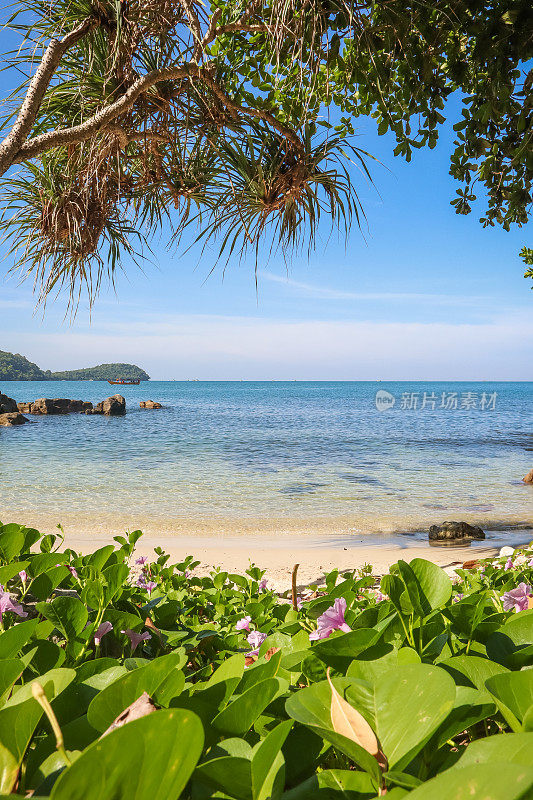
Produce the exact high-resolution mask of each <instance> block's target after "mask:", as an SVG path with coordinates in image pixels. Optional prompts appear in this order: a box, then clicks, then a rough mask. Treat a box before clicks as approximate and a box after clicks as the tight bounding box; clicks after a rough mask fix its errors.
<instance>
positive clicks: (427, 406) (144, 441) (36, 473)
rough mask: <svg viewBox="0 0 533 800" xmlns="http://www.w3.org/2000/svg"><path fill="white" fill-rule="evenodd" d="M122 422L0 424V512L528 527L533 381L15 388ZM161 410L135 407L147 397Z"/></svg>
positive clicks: (384, 529) (83, 526)
mask: <svg viewBox="0 0 533 800" xmlns="http://www.w3.org/2000/svg"><path fill="white" fill-rule="evenodd" d="M0 391H2V392H4V393H6V394H7V395H9V396H10V397H13V398H14V399H16V400H17V401H29V400H34V399H36V398H38V397H52V398H53V397H68V398H72V399H82V400H90V401H92V402H94V403H96V402H97V401H99V400H102V399H103V398H105V397H107V396H109V395H111V394H114V393H115V392H118V393H120V394H122V395H123V396H124V397H125V398H126V405H127V413H126V415H125V416H124V417H102V416H86V415H83V414H70V415H65V416H44V417H29V419H30V420H31V424H27V425H24V426H21V427H16V428H0V519H1V520H2V521H3V522H4V523H5V522H8V521H14V520H16V521H20V522H24V523H25V524H27V525H33V526H36V527H38V526H45V527H46V526H47V527H48V528H49V527H50V526H51V525H55V524H58V523H61V524H63V525H65V526H69V527H70V529H76V530H92V529H94V530H97V529H98V530H103V529H106V530H109V531H110V532H119V531H121V530H124V529H126V528H130V529H131V528H132V527H134V528H143V529H145V530H147V529H148V530H150V531H152V532H156V531H159V532H162V533H166V534H169V535H172V534H173V533H175V534H176V535H177V534H179V533H182V532H184V531H186V532H193V533H194V532H204V533H205V532H211V533H212V532H220V533H224V532H227V531H231V532H237V533H238V532H247V533H256V534H259V535H263V534H268V533H269V532H270V533H272V532H277V533H281V534H283V533H284V532H286V533H287V535H289V534H290V533H291V532H298V533H300V534H305V533H306V532H309V533H310V534H312V533H317V532H318V531H319V532H321V533H322V534H330V533H331V534H335V533H341V532H343V533H352V534H361V535H364V534H369V533H371V534H378V535H379V534H390V533H395V534H406V535H408V534H419V533H421V532H422V533H423V532H427V529H428V527H429V525H431V524H435V523H440V522H442V521H444V520H465V521H468V522H472V523H475V524H479V525H482V526H483V527H485V528H486V529H487V530H499V531H501V530H511V531H512V530H520V529H526V528H530V529H531V528H533V486H527V485H525V484H524V483H523V482H522V480H521V479H522V478H523V476H524V475H525V474H526V473H527V472H528V471H529V470H530V469H531V468H532V467H533V383H488V382H483V383H477V382H473V383H468V382H460V383H455V382H446V383H439V382H434V383H431V382H422V383H421V382H391V383H388V382H357V381H354V382H321V381H308V382H302V381H294V382H281V381H271V382H247V381H242V382H223V381H213V382H211V381H149V382H143V383H141V384H140V385H139V386H123V387H113V386H110V385H109V384H108V383H107V382H104V381H83V382H82V381H79V382H78V381H46V382H39V381H31V382H26V381H20V382H18V381H9V382H4V383H0ZM148 399H151V400H156V401H159V402H160V403H162V404H163V408H162V409H160V410H142V409H140V408H139V402H140V401H141V400H148Z"/></svg>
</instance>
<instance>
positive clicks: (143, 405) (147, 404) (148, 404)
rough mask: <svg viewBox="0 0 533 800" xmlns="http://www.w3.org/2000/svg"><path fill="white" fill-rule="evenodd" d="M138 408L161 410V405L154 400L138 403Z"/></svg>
mask: <svg viewBox="0 0 533 800" xmlns="http://www.w3.org/2000/svg"><path fill="white" fill-rule="evenodd" d="M139 407H140V408H163V406H162V405H161V403H156V402H155V401H154V400H141V402H140V403H139Z"/></svg>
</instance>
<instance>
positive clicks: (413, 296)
mask: <svg viewBox="0 0 533 800" xmlns="http://www.w3.org/2000/svg"><path fill="white" fill-rule="evenodd" d="M260 274H261V277H262V278H265V279H266V280H267V281H271V282H272V283H279V284H282V285H284V286H287V287H288V288H289V289H292V290H294V291H295V292H297V293H298V294H300V295H303V296H305V297H314V298H317V299H320V300H370V301H372V300H378V301H405V300H414V301H424V302H427V303H435V304H436V305H458V304H460V305H463V304H467V305H470V304H471V305H475V304H477V303H479V302H480V301H483V300H486V299H487V298H486V297H483V296H480V295H452V294H431V293H429V294H427V293H424V292H349V291H345V290H344V289H333V288H331V287H329V286H316V285H314V284H310V283H302V282H301V281H295V280H292V278H289V277H285V276H283V275H276V274H275V273H273V272H266V271H262V272H261V273H260Z"/></svg>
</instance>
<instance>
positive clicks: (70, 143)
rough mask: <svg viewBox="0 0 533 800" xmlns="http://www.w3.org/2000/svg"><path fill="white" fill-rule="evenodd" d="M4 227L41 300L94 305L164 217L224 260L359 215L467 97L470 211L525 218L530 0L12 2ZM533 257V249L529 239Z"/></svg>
mask: <svg viewBox="0 0 533 800" xmlns="http://www.w3.org/2000/svg"><path fill="white" fill-rule="evenodd" d="M14 6H15V10H14V13H13V16H12V19H11V23H10V24H11V27H12V29H13V30H14V31H15V33H16V34H17V35H18V36H20V37H21V42H20V43H18V46H17V49H16V50H15V51H14V52H13V53H9V54H7V55H6V59H7V61H8V63H9V64H10V65H11V66H12V67H15V68H16V70H18V72H20V73H22V75H23V76H24V80H23V82H22V83H21V85H20V86H19V87H18V88H16V89H15V90H14V91H13V93H12V94H11V96H10V97H9V98H8V100H7V101H6V103H5V104H4V120H3V122H4V129H5V130H6V131H7V134H6V137H5V139H4V141H3V142H2V144H1V145H0V174H3V176H4V177H3V216H2V220H1V227H2V229H3V232H4V234H5V236H6V237H7V239H8V240H9V241H10V247H11V249H12V251H13V252H14V253H16V256H15V266H16V268H19V269H21V270H22V272H23V274H24V275H25V276H31V277H33V279H34V281H35V283H36V286H37V287H38V290H39V292H40V296H41V298H44V297H46V296H47V295H48V294H49V293H50V292H52V291H54V290H57V289H59V288H61V287H62V286H64V285H66V286H67V287H68V288H69V289H70V291H71V293H72V297H73V298H75V297H76V296H77V293H78V292H79V291H80V289H81V287H82V286H83V285H85V286H86V287H87V288H88V291H89V294H90V296H91V297H93V296H94V294H95V292H96V291H97V289H98V287H99V285H100V282H101V279H102V277H103V275H105V274H106V273H109V274H110V275H111V277H112V276H113V274H114V271H115V270H116V268H117V267H118V266H119V265H120V263H121V258H123V257H124V255H125V254H127V255H130V256H134V257H135V255H138V254H140V253H142V251H143V245H145V244H146V242H149V240H150V237H151V236H152V235H153V234H154V233H155V232H157V231H159V230H160V229H161V227H162V226H163V223H166V224H168V226H169V229H170V231H171V241H172V242H175V243H179V242H180V239H181V236H182V234H183V232H184V231H185V230H186V229H187V228H189V226H191V229H192V230H195V231H196V232H197V233H198V239H199V240H200V242H208V241H210V240H211V239H215V240H217V242H218V248H219V253H220V255H223V256H224V257H230V256H232V255H235V254H237V255H241V256H242V255H243V254H244V253H246V252H247V251H249V250H251V251H252V252H253V253H254V254H255V255H256V256H257V253H258V248H259V245H260V244H261V248H262V249H263V248H264V250H265V251H266V252H268V251H270V250H271V249H272V248H278V247H279V248H281V250H282V251H283V252H286V253H288V252H290V251H291V250H293V249H294V248H295V247H296V248H297V247H309V248H310V247H312V246H313V244H314V241H315V236H316V231H317V226H318V224H319V221H320V219H321V218H323V217H326V218H329V219H330V220H331V224H332V225H333V226H336V227H339V228H340V229H341V230H342V231H343V232H347V231H348V230H349V228H350V225H351V223H352V221H354V220H355V221H360V219H361V215H362V214H363V213H364V212H363V209H362V208H361V205H360V201H359V196H358V181H357V179H356V175H357V172H356V171H355V170H354V169H353V165H354V164H355V165H356V166H358V167H359V168H360V174H361V175H362V176H365V175H366V177H370V169H369V167H370V160H371V155H370V154H368V153H365V152H363V151H361V150H360V149H358V148H357V147H356V146H355V144H354V140H353V134H354V132H355V130H356V126H357V118H358V117H361V116H371V117H373V118H374V119H375V121H376V124H377V126H378V132H379V133H380V134H384V133H385V132H387V131H388V130H391V131H393V133H394V135H395V137H396V141H397V145H396V148H395V150H394V153H395V154H396V155H397V156H400V157H404V158H406V159H407V160H410V159H411V156H412V152H413V150H414V149H417V148H421V147H424V146H428V147H435V145H436V143H437V139H438V135H439V126H441V125H442V123H443V122H444V120H445V115H446V113H447V106H446V103H447V100H448V99H449V98H450V96H451V95H452V94H454V93H460V95H461V104H462V108H461V116H460V118H459V119H457V120H456V121H455V125H454V128H455V131H456V142H455V149H454V151H453V154H452V156H451V164H450V172H451V174H452V175H453V177H454V178H455V179H456V180H457V182H458V184H459V186H458V189H457V196H456V198H455V199H454V200H453V201H452V202H453V204H454V206H455V210H456V211H457V213H460V214H468V213H470V212H471V210H472V203H473V201H474V200H475V199H476V192H477V191H478V187H480V188H481V195H482V197H483V201H484V203H485V209H484V212H483V215H482V217H481V223H482V224H483V225H485V226H492V225H501V226H502V227H503V228H504V229H507V230H508V229H509V228H510V227H511V226H512V225H518V226H521V225H524V224H525V223H526V222H527V220H528V215H529V213H530V211H531V202H532V196H531V189H532V178H533V148H532V131H533V93H532V91H531V89H532V86H533V69H531V58H532V56H533V9H532V6H531V2H530V0H438V1H437V2H434V1H432V0H377V1H376V0H368V2H367V1H366V0H361V2H348V1H347V0H303V2H301V1H300V2H296V0H246V1H245V0H229V1H228V2H226V0H211V2H210V3H209V2H208V3H204V2H199V0H142V2H141V0H53V1H52V2H45V1H44V0H15V3H14ZM523 256H524V260H525V261H526V263H528V258H530V257H531V251H529V250H528V248H524V252H523Z"/></svg>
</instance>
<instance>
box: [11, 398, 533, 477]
mask: <svg viewBox="0 0 533 800" xmlns="http://www.w3.org/2000/svg"><path fill="white" fill-rule="evenodd" d="M0 397H1V395H0ZM523 481H524V483H533V469H530V470H529V472H528V473H527V475H526V477H525V478H523Z"/></svg>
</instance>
